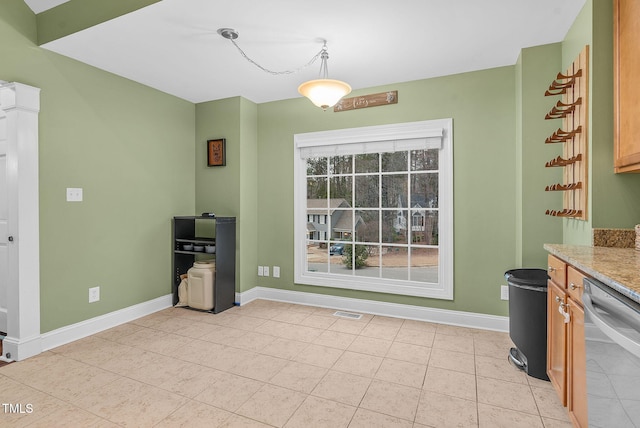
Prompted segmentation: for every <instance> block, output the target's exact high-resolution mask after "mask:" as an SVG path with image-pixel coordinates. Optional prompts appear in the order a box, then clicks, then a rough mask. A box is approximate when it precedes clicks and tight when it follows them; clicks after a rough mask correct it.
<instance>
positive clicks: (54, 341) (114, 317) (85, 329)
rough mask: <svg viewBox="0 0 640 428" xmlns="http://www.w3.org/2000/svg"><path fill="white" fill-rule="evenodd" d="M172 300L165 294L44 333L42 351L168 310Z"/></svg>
mask: <svg viewBox="0 0 640 428" xmlns="http://www.w3.org/2000/svg"><path fill="white" fill-rule="evenodd" d="M172 299H173V296H172V295H171V294H167V295H165V296H160V297H158V298H155V299H153V300H149V301H146V302H142V303H138V304H137V305H133V306H129V307H127V308H123V309H120V310H117V311H114V312H109V313H108V314H104V315H100V316H98V317H95V318H91V319H88V320H85V321H81V322H79V323H76V324H71V325H68V326H65V327H61V328H59V329H56V330H52V331H50V332H47V333H44V334H43V335H42V351H48V350H50V349H53V348H57V347H58V346H62V345H66V344H67V343H70V342H73V341H75V340H79V339H82V338H84V337H87V336H91V335H92V334H96V333H100V332H101V331H104V330H107V329H110V328H113V327H117V326H119V325H120V324H124V323H127V322H130V321H133V320H135V319H138V318H142V317H144V316H147V315H151V314H153V313H155V312H158V311H161V310H163V309H167V308H170V307H171V306H172V302H173V300H172Z"/></svg>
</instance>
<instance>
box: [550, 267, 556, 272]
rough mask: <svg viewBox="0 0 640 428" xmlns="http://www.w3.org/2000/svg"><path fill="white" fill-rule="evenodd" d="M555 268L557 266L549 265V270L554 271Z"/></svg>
mask: <svg viewBox="0 0 640 428" xmlns="http://www.w3.org/2000/svg"><path fill="white" fill-rule="evenodd" d="M555 270H556V268H554V267H553V266H549V269H548V271H549V272H554V271H555Z"/></svg>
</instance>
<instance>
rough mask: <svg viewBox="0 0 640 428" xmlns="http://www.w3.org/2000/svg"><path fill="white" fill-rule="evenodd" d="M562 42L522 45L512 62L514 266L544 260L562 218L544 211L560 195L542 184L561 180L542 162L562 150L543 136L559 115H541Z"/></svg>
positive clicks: (557, 203)
mask: <svg viewBox="0 0 640 428" xmlns="http://www.w3.org/2000/svg"><path fill="white" fill-rule="evenodd" d="M560 60H561V45H560V43H555V44H551V45H544V46H536V47H532V48H527V49H523V50H522V51H521V53H520V56H519V57H518V62H517V63H516V86H515V90H516V98H517V102H516V146H517V148H516V165H517V169H516V183H517V185H516V225H517V226H516V236H517V241H516V254H517V259H516V264H517V266H519V267H542V268H544V267H545V266H546V263H547V262H546V260H547V253H546V251H545V250H544V248H543V245H544V244H545V243H547V242H558V240H559V239H560V237H561V236H562V220H561V219H558V218H555V217H551V216H547V215H545V211H546V210H547V209H559V208H560V207H561V206H562V195H560V194H559V192H545V191H544V188H545V186H547V185H550V184H553V183H559V182H562V173H561V170H560V168H545V167H544V165H545V163H546V162H547V161H549V160H551V159H553V158H555V157H556V156H558V155H559V154H561V153H562V148H561V147H559V145H556V144H545V143H544V140H545V138H547V137H548V136H549V135H551V133H552V132H553V131H555V130H556V128H557V127H558V126H559V123H558V122H559V121H556V120H545V119H544V116H545V114H546V113H547V112H548V111H549V109H550V108H551V106H552V105H553V104H554V102H555V101H556V99H555V98H549V97H545V96H543V94H544V92H545V90H546V89H547V88H548V87H549V84H550V83H551V81H552V80H553V77H555V75H556V73H557V72H558V70H559V68H560Z"/></svg>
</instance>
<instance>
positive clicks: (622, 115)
mask: <svg viewBox="0 0 640 428" xmlns="http://www.w3.org/2000/svg"><path fill="white" fill-rule="evenodd" d="M613 5H614V6H613V8H614V10H613V19H614V21H613V25H614V36H613V40H614V41H613V83H614V86H613V87H614V93H613V96H614V116H613V118H614V170H615V172H640V121H639V120H638V117H639V116H640V103H638V101H637V100H638V99H640V85H638V80H637V79H638V74H639V73H640V44H639V43H638V40H640V2H639V1H637V0H614V2H613Z"/></svg>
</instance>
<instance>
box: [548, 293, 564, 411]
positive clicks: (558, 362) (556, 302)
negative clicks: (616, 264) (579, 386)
mask: <svg viewBox="0 0 640 428" xmlns="http://www.w3.org/2000/svg"><path fill="white" fill-rule="evenodd" d="M566 302H567V297H566V293H565V292H564V290H563V289H562V288H560V287H558V286H557V285H556V284H555V283H554V282H553V281H551V280H550V281H548V287H547V375H548V376H549V380H550V381H551V384H552V385H553V386H554V388H555V390H556V392H557V393H558V396H559V397H560V401H561V402H562V405H563V406H566V405H567V389H566V387H567V371H566V361H567V327H566V326H567V324H565V322H564V320H565V317H564V316H563V315H562V314H561V313H560V311H559V308H560V307H563V308H564V307H565V306H564V305H566Z"/></svg>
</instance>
